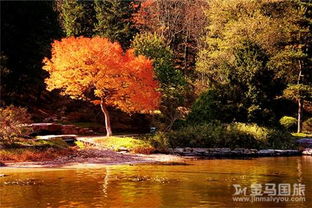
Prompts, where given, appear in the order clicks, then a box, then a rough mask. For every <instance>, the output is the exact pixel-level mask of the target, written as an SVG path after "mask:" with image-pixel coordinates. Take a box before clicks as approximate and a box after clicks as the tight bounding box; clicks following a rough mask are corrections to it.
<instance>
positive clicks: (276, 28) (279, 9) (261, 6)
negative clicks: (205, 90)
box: [196, 0, 311, 95]
mask: <svg viewBox="0 0 312 208" xmlns="http://www.w3.org/2000/svg"><path fill="white" fill-rule="evenodd" d="M306 11H307V10H306V5H302V4H301V2H300V1H289V0H282V1H275V0H265V1H248V0H211V1H210V2H209V9H208V10H207V17H208V20H209V25H208V27H207V29H208V31H207V32H208V33H207V35H206V36H205V37H204V39H205V46H204V47H203V49H202V50H201V51H200V52H199V54H198V61H197V66H196V69H197V70H198V71H199V72H200V73H201V76H202V77H203V78H204V79H206V80H207V82H206V87H211V86H216V85H218V84H220V83H223V84H226V83H228V79H227V77H228V75H227V73H225V71H224V70H223V69H224V66H225V64H226V63H229V62H230V63H231V62H235V60H237V58H238V57H237V56H235V51H236V48H239V47H240V46H241V44H242V43H244V42H245V41H246V40H247V41H250V42H252V43H255V44H256V45H258V46H259V47H260V48H261V49H263V50H264V52H265V53H266V54H267V55H268V59H269V61H268V62H267V66H266V67H268V68H270V69H271V70H272V72H274V74H275V77H274V78H275V79H274V80H275V81H276V82H279V81H283V83H284V86H286V85H287V84H289V83H293V82H294V81H298V77H300V80H301V78H302V77H301V75H302V74H301V75H300V76H298V75H299V74H300V71H301V73H303V70H300V69H303V66H309V65H311V64H309V63H308V60H309V58H308V55H307V53H306V52H304V50H305V49H304V48H308V47H306V46H303V45H304V44H306V43H308V42H309V41H308V39H311V38H309V37H310V35H309V29H308V27H307V24H306V23H305V24H303V22H304V21H303V19H305V18H304V17H305V13H306ZM310 34H311V33H310ZM303 37H305V38H303ZM308 45H310V44H308ZM309 53H310V52H309ZM299 63H301V64H299ZM247 70H248V68H246V71H247ZM305 72H307V70H305ZM308 77H309V76H308V75H307V73H306V75H305V80H307V79H308ZM301 81H302V80H301ZM301 81H300V82H301ZM274 90H277V89H276V88H274ZM279 93H280V94H281V93H282V89H281V90H280V92H279ZM277 95H278V94H277Z"/></svg>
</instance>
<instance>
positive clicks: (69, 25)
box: [56, 0, 95, 37]
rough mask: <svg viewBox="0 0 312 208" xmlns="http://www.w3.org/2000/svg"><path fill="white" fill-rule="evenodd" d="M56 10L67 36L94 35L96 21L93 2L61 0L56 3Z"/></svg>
mask: <svg viewBox="0 0 312 208" xmlns="http://www.w3.org/2000/svg"><path fill="white" fill-rule="evenodd" d="M56 8H57V10H58V12H59V21H60V23H61V25H62V28H63V31H64V33H65V35H66V36H68V37H69V36H87V37H91V36H92V35H93V27H94V26H93V24H94V21H95V13H94V9H93V1H78V0H59V1H56Z"/></svg>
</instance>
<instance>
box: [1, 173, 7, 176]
mask: <svg viewBox="0 0 312 208" xmlns="http://www.w3.org/2000/svg"><path fill="white" fill-rule="evenodd" d="M6 176H8V175H5V174H1V173H0V177H6Z"/></svg>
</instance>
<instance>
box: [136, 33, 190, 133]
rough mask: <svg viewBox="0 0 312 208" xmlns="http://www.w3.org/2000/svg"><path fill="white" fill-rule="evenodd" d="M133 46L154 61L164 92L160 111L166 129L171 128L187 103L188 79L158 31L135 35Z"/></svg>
mask: <svg viewBox="0 0 312 208" xmlns="http://www.w3.org/2000/svg"><path fill="white" fill-rule="evenodd" d="M132 48H133V49H134V50H135V52H136V54H138V55H144V56H146V57H148V58H150V59H151V60H152V61H153V66H154V70H155V74H156V76H157V79H158V81H159V83H160V91H161V94H162V97H161V105H160V111H161V113H162V115H163V117H164V120H165V121H164V122H163V123H164V124H165V130H170V129H171V127H172V125H173V123H174V122H175V121H176V120H177V119H178V118H179V117H180V112H179V108H181V107H182V106H184V104H185V100H186V99H185V91H186V86H187V83H186V80H185V78H184V76H183V74H182V72H181V71H180V70H178V69H176V68H175V67H174V65H173V51H172V50H171V49H170V48H169V47H168V46H167V45H166V43H165V40H164V39H163V38H162V37H159V36H158V35H157V34H156V33H154V34H153V33H142V34H138V35H136V36H135V38H134V40H133V42H132Z"/></svg>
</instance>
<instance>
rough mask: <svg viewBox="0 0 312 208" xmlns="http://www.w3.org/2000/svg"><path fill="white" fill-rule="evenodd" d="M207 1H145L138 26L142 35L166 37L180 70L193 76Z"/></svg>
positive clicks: (139, 13) (138, 16)
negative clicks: (149, 33)
mask: <svg viewBox="0 0 312 208" xmlns="http://www.w3.org/2000/svg"><path fill="white" fill-rule="evenodd" d="M206 6H207V2H206V1H205V0H193V1H189V0H171V1H167V0H144V1H143V2H142V6H141V8H140V10H139V11H138V13H137V14H136V15H135V18H134V19H135V22H136V25H137V27H138V28H139V29H140V31H141V32H143V31H144V32H152V33H156V34H157V35H159V36H161V37H164V39H165V42H166V44H167V45H169V46H170V47H171V48H172V50H173V52H174V58H175V60H174V61H175V65H176V67H177V68H179V69H180V70H182V71H183V72H185V73H186V74H192V71H193V69H194V66H195V57H196V53H197V50H198V46H199V45H200V42H201V40H200V37H201V36H202V35H203V33H204V32H205V29H204V28H205V25H206V24H207V22H206V16H205V15H204V11H205V10H204V8H206Z"/></svg>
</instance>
